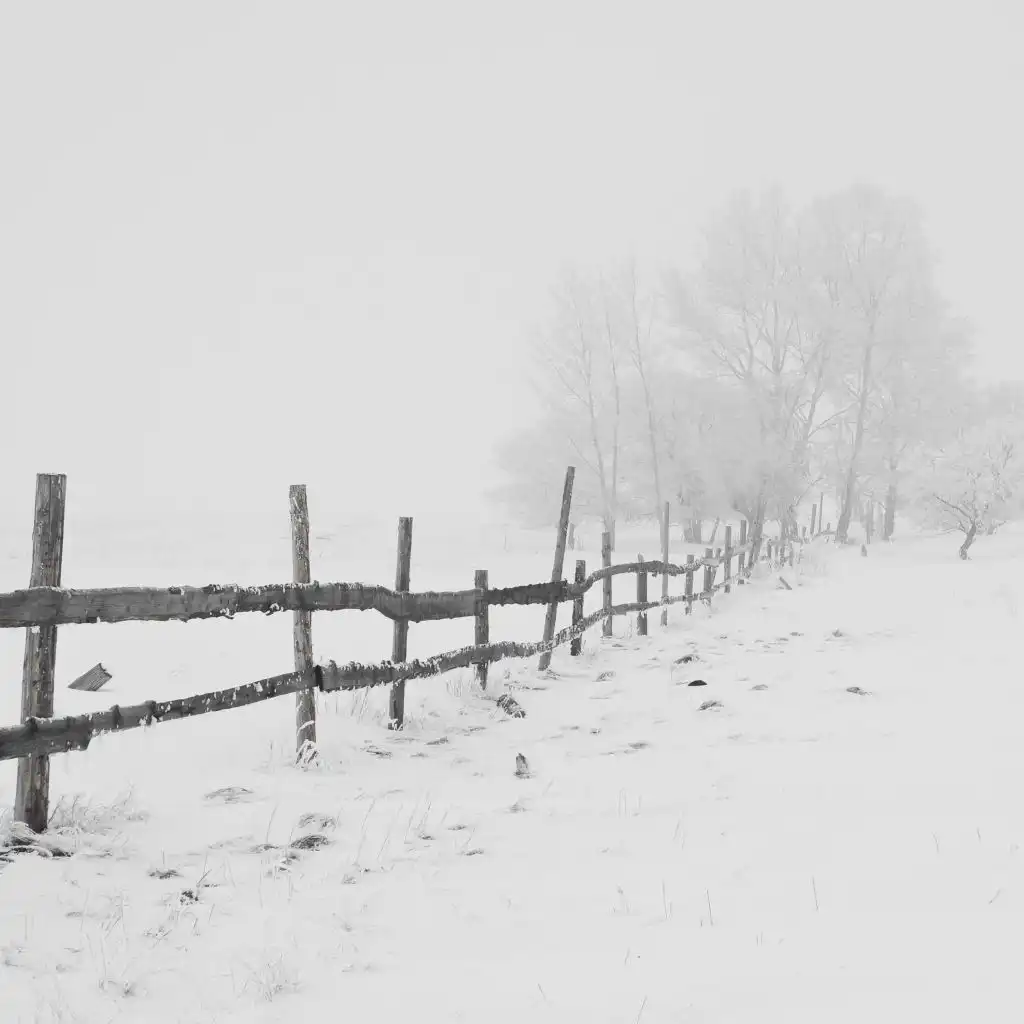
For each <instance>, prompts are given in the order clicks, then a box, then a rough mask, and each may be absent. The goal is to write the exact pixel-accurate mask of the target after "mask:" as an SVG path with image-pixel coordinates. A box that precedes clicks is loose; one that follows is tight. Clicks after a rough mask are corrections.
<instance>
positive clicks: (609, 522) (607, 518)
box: [601, 512, 615, 551]
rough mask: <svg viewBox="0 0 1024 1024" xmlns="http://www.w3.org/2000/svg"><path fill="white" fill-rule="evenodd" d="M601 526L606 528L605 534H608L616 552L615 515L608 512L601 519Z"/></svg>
mask: <svg viewBox="0 0 1024 1024" xmlns="http://www.w3.org/2000/svg"><path fill="white" fill-rule="evenodd" d="M601 525H602V526H603V527H604V532H605V533H607V534H608V536H609V537H610V538H611V542H612V551H614V550H615V515H614V514H613V513H609V512H606V513H605V514H604V515H603V516H602V517H601Z"/></svg>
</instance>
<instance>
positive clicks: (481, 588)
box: [473, 569, 491, 690]
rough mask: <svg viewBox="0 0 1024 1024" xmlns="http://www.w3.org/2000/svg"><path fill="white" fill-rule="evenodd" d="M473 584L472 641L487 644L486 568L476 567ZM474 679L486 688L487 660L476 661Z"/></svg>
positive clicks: (488, 628) (488, 621)
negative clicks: (474, 599) (474, 614)
mask: <svg viewBox="0 0 1024 1024" xmlns="http://www.w3.org/2000/svg"><path fill="white" fill-rule="evenodd" d="M473 586H474V587H475V588H476V590H477V591H478V592H479V596H478V597H477V604H476V631H475V633H474V636H473V642H474V643H475V644H477V645H478V646H479V645H480V644H489V643H490V642H491V617H490V614H489V613H488V605H487V570H486V569H477V571H476V572H475V573H474V574H473ZM476 681H477V682H478V683H479V684H480V689H481V690H486V689H487V662H486V661H478V662H477V665H476Z"/></svg>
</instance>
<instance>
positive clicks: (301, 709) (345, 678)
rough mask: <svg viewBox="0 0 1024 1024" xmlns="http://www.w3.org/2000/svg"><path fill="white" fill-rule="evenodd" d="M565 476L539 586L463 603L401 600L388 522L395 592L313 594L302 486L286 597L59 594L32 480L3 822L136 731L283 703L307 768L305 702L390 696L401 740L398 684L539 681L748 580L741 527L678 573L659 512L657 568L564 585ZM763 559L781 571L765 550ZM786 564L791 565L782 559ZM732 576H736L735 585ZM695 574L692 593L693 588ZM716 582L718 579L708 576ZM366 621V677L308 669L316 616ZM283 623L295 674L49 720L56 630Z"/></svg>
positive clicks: (60, 531) (435, 597)
mask: <svg viewBox="0 0 1024 1024" xmlns="http://www.w3.org/2000/svg"><path fill="white" fill-rule="evenodd" d="M573 478H574V471H573V469H572V468H571V467H570V469H569V471H568V472H567V474H566V483H565V491H564V494H563V500H562V506H561V516H560V522H559V528H558V534H557V539H556V545H555V559H554V565H553V571H552V577H551V580H550V581H548V582H544V583H527V584H524V585H521V586H514V587H504V588H492V587H489V586H488V574H487V572H486V570H477V571H476V573H475V576H474V586H473V588H472V589H468V590H457V591H427V592H420V593H414V592H410V591H409V589H408V587H409V566H410V561H411V552H412V520H411V519H401V520H399V529H398V565H397V571H396V586H395V589H394V590H389V589H387V588H386V587H381V586H370V585H367V584H363V583H320V582H316V581H312V580H311V579H310V565H309V516H308V512H307V504H306V491H305V487H304V486H294V487H292V488H291V489H290V492H289V499H290V508H291V524H292V551H293V575H294V577H295V579H294V581H293V582H291V583H275V584H269V585H266V586H256V587H240V586H236V585H226V586H221V585H210V586H204V587H159V588H157V587H112V588H101V589H90V590H76V589H69V588H63V587H62V586H61V561H62V551H63V538H64V504H65V492H66V478H65V477H64V476H44V475H41V476H39V477H38V478H37V481H36V503H35V523H34V529H33V545H32V547H33V561H32V574H31V579H30V585H29V587H28V588H27V589H25V590H16V591H13V592H11V593H5V594H0V628H8V629H9V628H17V627H25V628H26V630H27V636H26V652H25V664H24V673H23V680H22V723H21V724H20V725H16V726H13V727H9V728H0V761H2V760H9V759H12V758H20V759H21V760H20V762H19V766H18V784H17V790H16V802H15V817H16V819H17V820H19V821H22V822H25V823H26V824H27V825H28V826H29V827H30V828H32V829H33V830H35V831H37V832H38V831H42V830H43V829H44V828H45V826H46V823H47V819H48V806H49V794H48V789H49V761H48V759H49V757H50V755H52V754H56V753H64V752H67V751H72V750H84V749H85V748H86V747H88V745H89V743H90V741H91V740H92V738H93V737H94V736H97V735H100V734H102V733H107V732H118V731H121V730H124V729H134V728H137V727H139V726H144V725H156V724H159V723H163V722H170V721H175V720H177V719H182V718H191V717H195V716H196V715H204V714H208V713H210V712H213V711H226V710H229V709H231V708H238V707H243V706H245V705H247V704H254V703H257V702H259V701H264V700H269V699H271V698H273V697H280V696H283V695H284V694H288V693H294V694H296V748H297V754H298V757H299V760H300V761H308V760H309V759H311V758H313V757H315V756H316V703H315V695H314V692H315V691H316V690H320V691H321V692H325V693H329V692H333V691H337V690H356V689H362V688H366V687H371V686H381V685H390V686H391V687H392V694H391V701H390V706H389V712H390V713H389V727H390V728H395V729H400V728H401V727H402V724H403V718H404V687H405V683H406V681H407V680H409V679H423V678H427V677H429V676H435V675H439V674H441V673H443V672H450V671H452V670H453V669H458V668H469V667H471V666H472V667H475V672H476V678H477V680H478V681H479V683H480V685H481V686H483V687H486V685H487V666H488V665H489V664H490V663H492V662H496V661H500V660H502V659H504V658H525V657H532V656H534V655H537V654H539V655H540V656H541V663H540V667H541V668H542V669H544V668H547V666H548V663H549V661H550V654H551V651H553V650H554V649H555V648H556V647H559V646H561V645H562V644H565V643H570V644H571V647H570V653H571V654H572V655H579V654H580V652H581V650H582V644H581V638H582V635H583V633H584V632H586V631H587V630H588V629H590V628H591V627H592V626H594V625H596V624H597V623H598V622H602V623H603V633H604V635H605V636H611V635H612V620H613V618H614V616H616V615H628V614H631V613H636V614H637V631H638V632H639V633H640V635H646V633H647V612H648V611H649V610H651V609H654V608H660V609H661V610H662V611H661V622H662V625H665V624H667V622H668V608H669V606H671V605H673V604H677V603H683V604H685V611H686V614H690V612H691V611H692V607H693V604H694V602H695V601H698V600H700V601H704V602H705V603H708V604H710V602H711V599H712V596H713V594H714V593H715V592H717V591H719V590H724V591H725V592H726V593H728V592H729V591H730V589H731V587H732V585H733V584H734V583H743V582H745V580H746V578H747V577H748V576H749V572H750V568H751V563H752V559H753V558H755V557H756V555H757V553H756V552H753V551H752V547H751V545H750V544H748V543H747V536H746V533H747V530H746V526H747V524H746V523H745V522H741V523H740V536H739V543H738V544H737V545H735V546H734V545H733V536H732V528H731V527H726V530H725V538H724V546H723V547H721V548H718V549H712V548H710V547H709V548H706V549H705V552H704V556H703V557H702V558H699V559H698V558H694V556H693V555H688V556H687V558H686V562H685V564H682V565H676V564H673V563H672V562H671V561H670V560H669V533H668V528H667V524H668V514H669V507H668V504H667V503H666V505H665V507H664V509H663V511H662V530H661V544H662V552H661V555H662V557H661V559H660V560H656V561H648V560H645V559H644V558H643V556H639V555H638V556H637V560H636V561H634V562H628V563H623V564H619V565H613V564H612V563H611V543H610V538H609V537H608V535H607V534H605V535H604V538H603V544H602V566H601V568H599V569H595V570H594V571H592V572H590V573H589V574H588V572H587V567H586V564H585V562H584V561H582V560H577V562H576V565H575V574H574V578H573V581H572V582H571V583H570V582H569V581H568V580H566V579H565V578H564V574H563V562H564V556H565V549H566V533H567V528H568V521H569V510H570V506H571V498H572V485H573ZM775 557H776V558H780V557H785V552H784V551H781V552H780V551H778V550H776V553H775ZM791 557H792V555H791V553H790V558H791ZM734 563H735V571H734V568H733V566H734ZM699 569H702V570H703V580H702V585H701V588H700V590H698V591H695V590H694V577H695V575H696V573H697V571H698V570H699ZM719 569H722V573H721V578H720V579H717V577H718V570H719ZM621 575H634V576H635V577H636V600H635V601H631V602H628V603H625V604H618V605H614V604H613V603H612V578H613V577H615V576H621ZM650 576H660V577H661V579H662V589H661V597H660V599H659V600H655V601H651V600H649V599H648V593H647V582H648V578H649V577H650ZM676 576H682V577H684V589H683V593H682V594H677V595H674V596H673V595H671V594H670V593H669V580H670V579H671V578H672V577H676ZM598 583H601V584H602V587H603V600H602V607H601V608H600V609H599V610H598V611H596V612H594V613H593V614H591V615H589V616H585V615H584V614H583V601H584V596H585V595H586V594H587V593H588V591H589V590H590V589H591V588H592V587H594V586H596V585H597V584H598ZM570 601H571V602H572V622H571V625H570V626H568V627H566V628H565V629H562V630H561V631H560V632H558V633H556V632H555V623H556V615H557V609H558V606H559V605H560V604H563V603H565V602H570ZM505 605H545V606H547V613H546V615H545V621H544V633H543V636H542V639H541V640H540V641H539V642H533V643H530V642H515V641H503V642H492V641H491V638H490V625H489V616H488V611H489V609H490V608H492V607H501V606H505ZM344 610H358V611H377V612H380V613H381V614H382V615H385V616H387V617H388V618H390V619H392V620H393V621H394V639H393V645H392V658H391V660H390V661H385V662H380V663H378V664H361V663H358V662H351V663H348V664H344V665H338V664H336V663H335V662H333V661H331V662H328V663H326V664H315V663H314V660H313V647H312V634H311V624H310V623H311V614H312V612H315V611H318V612H324V611H344ZM254 612H261V613H263V614H265V615H272V614H277V613H280V612H291V613H292V614H293V623H294V629H293V636H294V655H295V670H294V671H293V672H289V673H284V674H282V675H276V676H271V677H269V678H266V679H259V680H257V681H255V682H251V683H245V684H243V685H240V686H235V687H232V688H230V689H225V690H214V691H211V692H209V693H201V694H197V695H195V696H192V697H184V698H180V699H175V700H165V701H146V702H145V703H143V704H136V705H132V706H131V707H119V706H116V705H115V706H114V707H111V708H108V709H107V710H106V711H99V712H94V713H92V714H84V715H76V716H72V717H61V718H58V717H54V716H53V692H54V666H55V660H56V640H57V627H58V626H61V625H67V624H71V623H94V622H167V621H189V620H192V619H207V618H214V617H221V618H232V617H233V616H235V615H239V614H244V613H254ZM457 618H472V619H474V623H475V635H474V639H475V643H474V644H473V645H472V646H469V647H464V648H462V649H460V650H456V651H449V652H447V653H444V654H438V655H435V656H433V657H431V658H427V659H415V660H413V661H408V660H407V659H406V641H407V635H408V624H409V623H410V622H426V621H431V620H439V619H457Z"/></svg>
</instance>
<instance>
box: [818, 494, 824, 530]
mask: <svg viewBox="0 0 1024 1024" xmlns="http://www.w3.org/2000/svg"><path fill="white" fill-rule="evenodd" d="M824 518H825V492H824V491H822V492H821V494H820V495H819V497H818V533H821V524H822V521H823V520H824Z"/></svg>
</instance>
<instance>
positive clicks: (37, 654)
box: [14, 473, 68, 832]
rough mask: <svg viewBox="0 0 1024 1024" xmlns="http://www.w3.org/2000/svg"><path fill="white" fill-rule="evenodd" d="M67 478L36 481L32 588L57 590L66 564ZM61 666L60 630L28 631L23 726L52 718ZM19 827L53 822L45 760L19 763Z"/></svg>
mask: <svg viewBox="0 0 1024 1024" xmlns="http://www.w3.org/2000/svg"><path fill="white" fill-rule="evenodd" d="M67 484H68V478H67V477H66V476H65V475H64V474H63V473H40V474H38V475H37V476H36V498H35V514H34V517H33V521H32V570H31V575H30V577H29V584H28V585H29V586H30V587H59V586H60V575H61V565H62V563H63V559H64V506H65V500H66V497H67ZM56 663H57V627H56V626H31V627H29V628H28V629H26V630H25V660H24V663H23V666H22V676H21V720H22V721H23V722H27V721H28V720H29V719H30V718H52V717H53V676H54V670H55V668H56ZM14 818H15V821H21V822H24V823H25V824H26V825H27V826H28V827H29V828H30V829H32V831H33V832H42V831H43V830H44V829H45V828H46V823H47V821H48V820H49V818H50V758H49V756H47V755H46V754H40V755H32V756H30V757H23V758H21V759H20V760H19V761H18V781H17V788H16V789H15V796H14Z"/></svg>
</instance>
